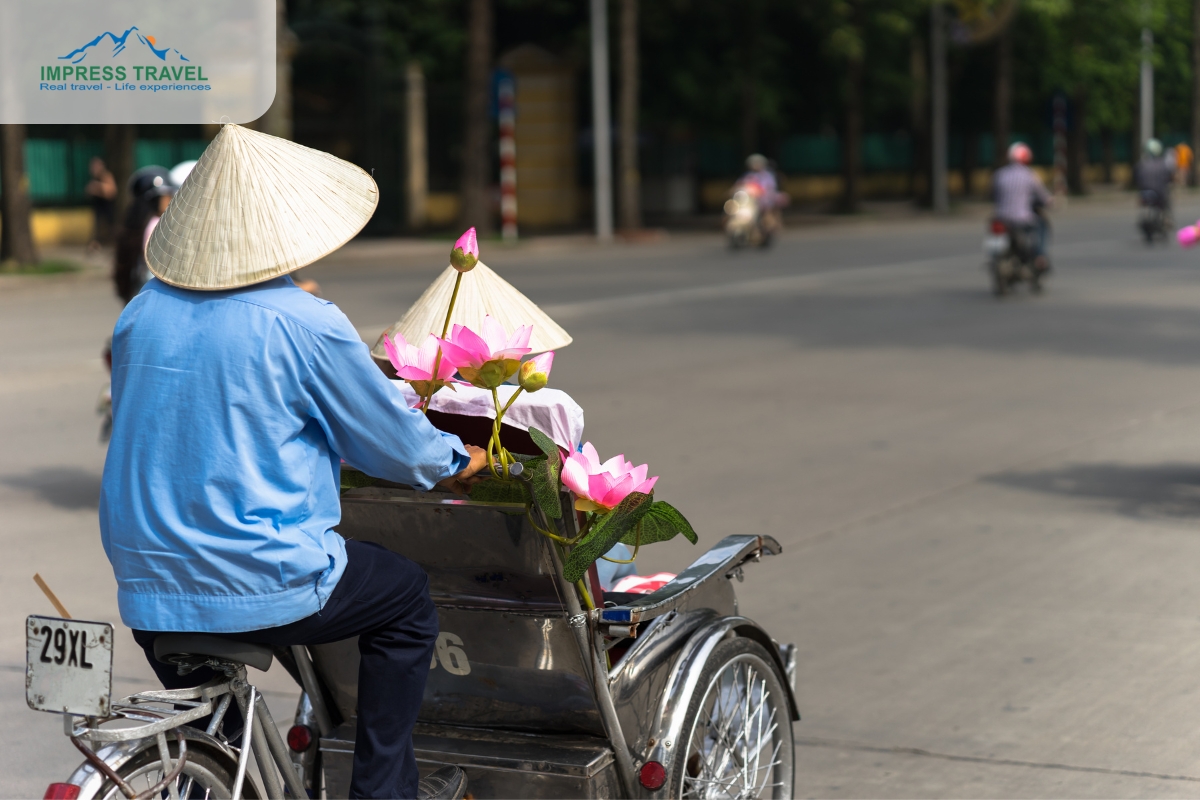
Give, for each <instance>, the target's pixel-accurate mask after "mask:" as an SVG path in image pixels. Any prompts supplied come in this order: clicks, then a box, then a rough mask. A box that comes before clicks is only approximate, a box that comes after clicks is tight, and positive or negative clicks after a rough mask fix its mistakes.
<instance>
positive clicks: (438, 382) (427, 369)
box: [383, 333, 461, 397]
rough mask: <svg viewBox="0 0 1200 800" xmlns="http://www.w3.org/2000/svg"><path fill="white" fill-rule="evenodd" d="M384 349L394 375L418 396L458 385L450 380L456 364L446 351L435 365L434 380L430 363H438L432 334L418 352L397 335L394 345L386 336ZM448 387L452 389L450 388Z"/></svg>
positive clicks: (436, 345)
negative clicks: (406, 382)
mask: <svg viewBox="0 0 1200 800" xmlns="http://www.w3.org/2000/svg"><path fill="white" fill-rule="evenodd" d="M383 349H384V350H386V351H387V356H388V360H389V361H391V362H392V366H393V367H395V368H396V375H398V376H399V377H401V378H403V379H404V380H406V381H408V383H409V384H410V385H411V386H412V387H413V389H414V390H415V391H416V393H417V394H418V395H419V396H420V397H429V396H431V395H432V394H433V393H434V392H436V391H438V390H439V389H441V388H442V387H443V386H446V385H449V384H455V383H461V381H457V380H455V379H454V378H453V377H451V376H452V375H454V372H455V370H457V369H458V365H457V364H455V363H454V359H452V358H449V357H447V355H446V353H445V352H443V353H442V360H441V362H440V363H439V364H438V370H437V377H436V378H435V377H434V375H433V363H434V361H436V360H437V352H438V338H437V337H436V336H434V335H433V334H432V333H431V334H429V336H428V338H426V339H425V341H424V343H422V345H421V347H420V349H418V348H416V347H414V346H413V345H411V344H409V343H408V342H406V341H405V340H404V337H403V336H401V335H400V334H398V333H397V334H396V341H395V342H392V340H391V339H389V338H388V336H387V334H386V333H385V334H384V335H383ZM450 388H451V389H453V388H454V387H453V386H452V385H451V386H450Z"/></svg>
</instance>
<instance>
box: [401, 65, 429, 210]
mask: <svg viewBox="0 0 1200 800" xmlns="http://www.w3.org/2000/svg"><path fill="white" fill-rule="evenodd" d="M404 83H405V87H406V89H407V91H406V92H405V98H404V100H405V114H404V125H405V128H406V131H405V133H406V135H405V137H404V144H405V156H406V157H405V159H404V162H405V164H404V166H405V170H404V172H405V178H406V180H405V184H406V186H405V189H406V191H405V194H406V195H407V200H408V202H406V203H405V204H404V205H405V210H406V211H407V212H408V229H409V230H413V231H415V230H419V229H421V228H423V227H425V223H426V222H427V221H428V219H429V141H428V138H427V135H426V123H425V71H424V70H423V69H422V68H421V62H419V61H410V62H408V67H407V68H406V69H405V71H404Z"/></svg>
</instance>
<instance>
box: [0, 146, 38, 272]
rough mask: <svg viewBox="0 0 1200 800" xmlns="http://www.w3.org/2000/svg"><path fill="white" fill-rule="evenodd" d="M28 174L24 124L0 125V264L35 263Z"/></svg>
mask: <svg viewBox="0 0 1200 800" xmlns="http://www.w3.org/2000/svg"><path fill="white" fill-rule="evenodd" d="M30 209H31V204H30V201H29V176H28V175H26V174H25V126H24V125H0V264H3V263H4V262H6V261H15V262H17V264H20V265H26V264H35V263H37V260H38V257H37V251H36V250H35V249H34V247H33V232H32V230H31V229H30V224H29V214H30Z"/></svg>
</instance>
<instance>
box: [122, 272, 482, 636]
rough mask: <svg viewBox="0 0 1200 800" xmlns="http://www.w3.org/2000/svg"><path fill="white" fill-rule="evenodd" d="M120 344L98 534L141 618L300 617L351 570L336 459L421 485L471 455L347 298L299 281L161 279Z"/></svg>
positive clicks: (234, 622) (128, 616) (168, 624)
mask: <svg viewBox="0 0 1200 800" xmlns="http://www.w3.org/2000/svg"><path fill="white" fill-rule="evenodd" d="M112 352H113V375H112V398H113V431H112V440H111V443H110V444H109V449H108V459H107V461H106V462H105V464H104V480H103V485H102V488H101V496H100V534H101V537H102V540H103V542H104V549H105V552H106V553H107V554H108V558H109V561H111V562H112V565H113V570H114V572H115V573H116V577H117V587H118V588H117V599H118V605H119V608H120V611H121V619H122V620H123V621H124V622H125V624H126V625H129V626H130V627H131V628H140V629H143V630H153V631H203V632H214V633H219V632H232V631H247V630H259V629H262V628H269V627H274V626H277V625H284V624H287V623H289V622H294V621H296V620H299V619H303V618H304V617H307V616H309V615H310V614H313V613H315V612H316V611H318V610H319V609H320V608H321V607H322V606H323V605H324V603H325V600H326V599H327V598H328V597H329V594H330V593H331V592H332V591H333V588H334V587H335V586H336V585H337V582H338V579H339V578H340V577H341V575H342V572H343V570H344V569H345V564H346V548H345V542H344V541H343V540H342V537H341V536H339V535H338V534H337V533H336V532H335V531H334V530H333V528H334V526H336V525H337V523H338V521H339V520H340V518H341V505H340V501H339V497H338V490H339V484H340V459H341V458H344V459H345V460H346V461H347V462H348V463H350V464H353V465H354V466H356V467H358V468H360V469H363V470H365V471H366V472H368V473H370V474H371V475H376V476H378V477H381V478H386V479H388V480H393V481H397V482H401V483H407V484H410V485H413V486H418V487H421V488H429V487H431V486H432V485H433V484H434V483H436V482H437V481H439V480H442V479H443V478H447V477H449V476H451V475H454V474H455V473H457V472H459V471H461V470H462V469H464V468H465V467H466V466H467V464H468V463H469V458H468V457H467V454H466V451H465V450H464V448H463V446H462V443H461V442H460V441H459V440H458V438H457V437H455V436H451V435H449V434H445V433H442V432H440V431H438V430H437V429H436V428H434V427H433V426H432V425H431V424H430V423H429V421H428V420H426V419H425V417H424V416H423V415H422V414H421V413H420V412H417V411H414V410H412V409H409V408H408V407H407V406H406V404H405V402H404V399H403V396H402V395H401V393H400V392H398V391H396V388H395V387H394V386H392V385H391V383H390V382H389V381H388V380H387V378H385V377H384V375H383V373H382V372H380V370H379V368H378V367H376V366H375V364H374V363H373V362H372V360H371V356H370V353H369V351H368V349H367V346H366V345H365V344H363V343H362V341H361V340H360V339H359V336H358V334H357V333H356V332H355V330H354V328H353V327H352V326H351V325H350V321H349V320H348V319H346V317H345V315H344V314H342V312H341V311H339V310H338V308H337V306H335V305H333V304H332V303H329V302H327V301H325V300H320V299H318V298H316V297H313V296H312V295H310V294H308V293H307V292H305V291H303V290H301V289H299V288H297V287H296V285H295V284H294V283H293V282H292V280H291V279H290V278H287V277H283V278H276V279H274V280H271V281H266V282H264V283H259V284H255V285H253V286H249V287H246V288H243V289H237V290H232V291H224V292H200V291H191V290H187V289H177V288H174V287H171V286H168V285H166V284H164V283H162V282H161V281H159V280H157V279H154V280H151V281H150V282H149V283H147V284H146V286H145V288H143V289H142V291H141V293H140V294H139V295H138V296H137V297H136V298H134V299H133V300H132V301H131V302H130V303H129V305H128V306H127V307H126V308H125V311H124V313H122V314H121V317H120V319H119V320H118V321H117V326H116V330H115V331H114V333H113V348H112Z"/></svg>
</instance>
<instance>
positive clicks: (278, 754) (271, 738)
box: [258, 695, 308, 800]
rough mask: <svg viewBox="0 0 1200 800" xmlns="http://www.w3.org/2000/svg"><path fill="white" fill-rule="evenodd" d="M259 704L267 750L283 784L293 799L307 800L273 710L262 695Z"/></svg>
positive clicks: (306, 794)
mask: <svg viewBox="0 0 1200 800" xmlns="http://www.w3.org/2000/svg"><path fill="white" fill-rule="evenodd" d="M258 704H259V708H258V716H259V724H261V725H262V731H263V733H264V734H265V736H266V739H267V748H268V749H269V750H270V751H271V755H272V756H273V757H274V759H275V764H276V765H277V766H278V767H279V771H280V772H281V773H282V774H283V782H284V783H285V784H287V788H288V791H289V792H291V793H292V797H295V798H297V800H307V798H308V793H307V792H306V791H305V790H304V784H303V783H302V782H301V781H300V776H299V775H297V774H296V769H295V767H294V766H293V764H292V759H291V756H290V755H288V747H287V745H286V744H284V743H283V737H282V736H280V735H279V729H278V728H277V727H275V720H274V719H272V717H271V709H269V708H267V701H266V700H263V699H262V696H261V695H260V696H259V698H258Z"/></svg>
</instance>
